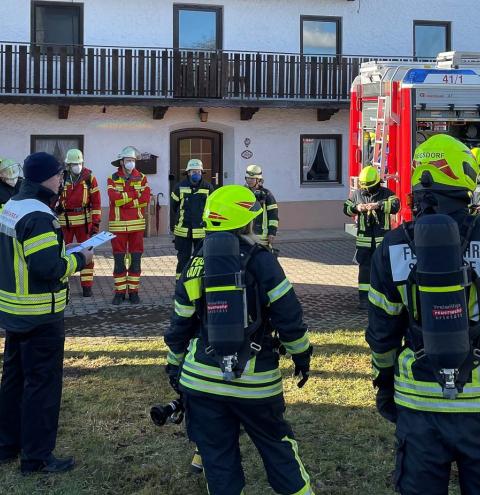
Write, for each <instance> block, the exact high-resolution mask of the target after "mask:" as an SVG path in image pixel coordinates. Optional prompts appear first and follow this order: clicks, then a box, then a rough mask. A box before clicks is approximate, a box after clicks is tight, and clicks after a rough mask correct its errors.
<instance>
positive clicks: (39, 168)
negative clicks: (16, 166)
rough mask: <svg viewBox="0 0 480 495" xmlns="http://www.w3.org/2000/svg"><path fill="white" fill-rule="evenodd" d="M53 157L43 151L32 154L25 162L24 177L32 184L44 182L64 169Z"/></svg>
mask: <svg viewBox="0 0 480 495" xmlns="http://www.w3.org/2000/svg"><path fill="white" fill-rule="evenodd" d="M64 168H65V167H64V165H63V164H61V163H60V162H59V161H58V160H57V159H56V158H55V157H54V156H53V155H49V154H48V153H45V152H43V151H40V152H38V153H32V154H31V155H29V156H27V158H25V161H24V162H23V176H24V177H25V179H28V180H31V181H32V182H38V183H40V182H43V181H45V180H47V179H50V177H53V176H54V175H57V174H58V173H60V172H61V171H62V170H63V169H64Z"/></svg>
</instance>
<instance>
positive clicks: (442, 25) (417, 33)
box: [413, 21, 451, 58]
mask: <svg viewBox="0 0 480 495" xmlns="http://www.w3.org/2000/svg"><path fill="white" fill-rule="evenodd" d="M450 50H451V36H450V23H449V22H433V21H414V22H413V55H414V56H415V57H419V58H435V57H436V56H437V55H438V54H439V53H440V52H448V51H450Z"/></svg>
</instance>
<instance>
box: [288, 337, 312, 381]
mask: <svg viewBox="0 0 480 495" xmlns="http://www.w3.org/2000/svg"><path fill="white" fill-rule="evenodd" d="M312 353H313V347H312V346H310V347H309V348H308V349H307V350H306V351H303V352H301V353H300V354H292V360H293V363H294V364H295V371H294V373H293V375H294V376H298V375H300V373H301V374H302V378H301V380H300V381H299V382H298V383H297V387H298V388H302V387H303V386H304V385H305V383H307V380H308V378H309V375H310V356H311V355H312Z"/></svg>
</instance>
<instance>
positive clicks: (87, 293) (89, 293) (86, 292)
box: [82, 287, 92, 297]
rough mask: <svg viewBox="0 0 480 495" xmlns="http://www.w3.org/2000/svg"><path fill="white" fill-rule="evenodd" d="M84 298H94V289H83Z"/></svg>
mask: <svg viewBox="0 0 480 495" xmlns="http://www.w3.org/2000/svg"><path fill="white" fill-rule="evenodd" d="M82 291H83V297H92V288H91V287H82Z"/></svg>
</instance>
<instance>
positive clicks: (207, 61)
mask: <svg viewBox="0 0 480 495" xmlns="http://www.w3.org/2000/svg"><path fill="white" fill-rule="evenodd" d="M222 13H223V12H222V7H211V6H198V5H188V4H175V5H174V6H173V47H174V54H173V57H174V95H175V98H220V97H221V96H222V81H221V74H222V70H221V63H222V56H221V54H220V50H221V49H222V38H223V32H222Z"/></svg>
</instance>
